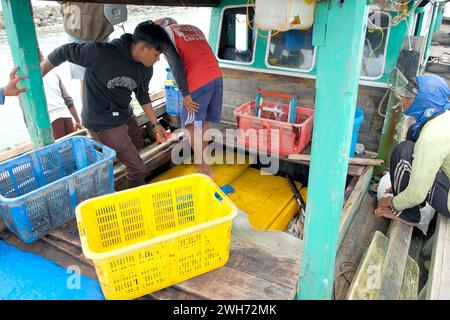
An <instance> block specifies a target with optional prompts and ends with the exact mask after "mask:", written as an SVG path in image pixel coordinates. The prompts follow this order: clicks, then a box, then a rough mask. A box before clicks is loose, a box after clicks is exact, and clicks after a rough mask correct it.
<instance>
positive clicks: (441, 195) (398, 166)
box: [390, 141, 450, 223]
mask: <svg viewBox="0 0 450 320" xmlns="http://www.w3.org/2000/svg"><path fill="white" fill-rule="evenodd" d="M414 145H415V143H414V142H412V141H403V142H401V143H399V144H398V145H397V146H396V147H395V149H394V151H393V152H392V156H391V163H390V164H391V168H390V169H391V183H392V191H393V193H394V196H396V195H397V194H399V193H401V192H402V191H403V190H405V189H406V187H407V186H408V183H409V178H410V176H411V168H412V162H413V161H414V159H413V153H414ZM449 188H450V180H449V179H448V177H447V176H446V175H445V173H443V172H442V171H438V173H437V174H436V178H435V180H434V183H433V186H432V187H431V189H430V190H429V191H428V195H427V197H426V199H425V201H426V202H428V203H429V204H430V206H432V207H433V208H434V209H435V210H436V211H437V212H439V213H441V214H443V215H445V216H447V217H450V213H449V211H448V204H447V201H448V192H449ZM419 209H420V206H416V207H413V208H409V209H405V210H403V211H402V213H401V214H400V216H399V217H400V218H401V219H402V220H405V221H408V222H412V223H419V222H420V211H419Z"/></svg>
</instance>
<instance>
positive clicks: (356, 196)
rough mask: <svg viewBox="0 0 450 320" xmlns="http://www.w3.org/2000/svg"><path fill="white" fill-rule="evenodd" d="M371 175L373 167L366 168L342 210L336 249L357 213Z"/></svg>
mask: <svg viewBox="0 0 450 320" xmlns="http://www.w3.org/2000/svg"><path fill="white" fill-rule="evenodd" d="M372 173H373V167H368V168H366V169H365V171H364V174H363V175H362V176H361V177H359V179H358V182H357V183H356V186H355V189H354V190H353V192H352V193H351V195H350V197H349V198H348V200H347V202H346V204H345V206H344V209H343V210H342V216H341V222H340V224H339V240H338V247H339V246H340V245H341V243H342V239H344V237H345V235H346V234H347V231H348V228H349V226H350V224H351V222H352V221H353V218H354V216H355V214H356V212H358V209H359V207H360V205H361V202H362V200H363V198H364V195H365V194H366V192H367V188H368V187H369V183H370V179H371V178H372Z"/></svg>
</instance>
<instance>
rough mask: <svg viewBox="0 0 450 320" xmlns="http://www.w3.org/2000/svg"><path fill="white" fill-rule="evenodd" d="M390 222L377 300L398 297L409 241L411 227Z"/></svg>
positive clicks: (397, 222) (396, 298) (395, 298)
mask: <svg viewBox="0 0 450 320" xmlns="http://www.w3.org/2000/svg"><path fill="white" fill-rule="evenodd" d="M391 224H393V228H392V231H391V233H390V236H389V247H388V249H387V254H386V258H385V260H384V263H383V268H382V269H381V274H382V275H383V276H382V277H381V282H380V291H379V292H378V296H377V299H379V300H398V299H399V297H400V292H401V289H402V282H403V274H404V272H405V268H406V263H407V259H408V252H409V246H410V243H411V236H412V230H413V227H411V226H409V225H407V224H405V223H402V222H399V221H392V222H391Z"/></svg>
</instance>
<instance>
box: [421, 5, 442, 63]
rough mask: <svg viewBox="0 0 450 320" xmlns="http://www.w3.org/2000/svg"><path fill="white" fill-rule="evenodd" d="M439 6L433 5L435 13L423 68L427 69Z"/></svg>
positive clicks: (432, 16)
mask: <svg viewBox="0 0 450 320" xmlns="http://www.w3.org/2000/svg"><path fill="white" fill-rule="evenodd" d="M438 9H439V8H438V6H437V4H434V5H433V13H432V15H431V19H432V20H431V25H430V30H429V31H428V36H427V44H426V46H425V53H424V55H423V61H422V68H423V69H425V68H426V66H427V62H428V58H429V57H430V46H431V41H432V40H433V34H434V29H435V28H436V19H437V15H438Z"/></svg>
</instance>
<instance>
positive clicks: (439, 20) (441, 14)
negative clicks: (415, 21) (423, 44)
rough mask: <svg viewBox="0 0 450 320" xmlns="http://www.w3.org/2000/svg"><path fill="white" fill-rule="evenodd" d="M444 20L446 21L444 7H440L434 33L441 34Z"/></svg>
mask: <svg viewBox="0 0 450 320" xmlns="http://www.w3.org/2000/svg"><path fill="white" fill-rule="evenodd" d="M443 19H444V7H440V8H439V10H438V13H437V18H436V26H435V27H434V32H439V30H440V29H441V26H442V20H443Z"/></svg>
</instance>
